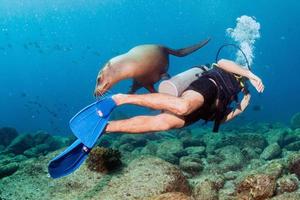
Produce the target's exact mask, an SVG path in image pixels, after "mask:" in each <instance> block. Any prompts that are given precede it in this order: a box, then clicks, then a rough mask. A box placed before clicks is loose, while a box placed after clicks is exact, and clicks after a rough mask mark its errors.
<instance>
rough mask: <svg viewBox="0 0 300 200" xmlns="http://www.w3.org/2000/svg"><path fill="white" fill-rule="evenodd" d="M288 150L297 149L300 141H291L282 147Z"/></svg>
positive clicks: (299, 147)
mask: <svg viewBox="0 0 300 200" xmlns="http://www.w3.org/2000/svg"><path fill="white" fill-rule="evenodd" d="M284 148H285V149H287V150H289V151H299V150H300V141H296V142H292V143H290V144H288V145H286V146H285V147H284Z"/></svg>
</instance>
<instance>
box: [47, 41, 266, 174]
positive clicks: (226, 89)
mask: <svg viewBox="0 0 300 200" xmlns="http://www.w3.org/2000/svg"><path fill="white" fill-rule="evenodd" d="M224 46H226V45H223V46H222V47H221V48H220V49H219V51H218V53H217V56H216V63H217V64H212V66H211V67H210V68H209V69H208V68H207V67H206V66H200V67H194V68H191V69H189V70H187V71H185V72H183V73H181V74H178V75H177V76H174V77H173V78H171V79H169V80H165V81H163V82H161V84H160V86H159V93H150V94H115V95H112V96H110V97H105V98H102V99H100V100H98V101H96V102H94V103H93V104H91V105H89V106H87V107H85V108H84V109H82V110H81V111H80V112H78V113H77V114H76V115H75V116H74V117H73V118H72V119H71V120H70V123H69V125H70V128H71V130H72V132H73V133H74V135H75V136H76V138H77V139H76V140H75V142H74V143H73V144H71V145H70V146H69V147H68V148H67V149H65V150H64V151H63V152H62V153H61V154H59V155H58V156H56V157H55V158H54V159H52V160H51V161H50V163H49V165H48V172H49V175H50V176H51V177H52V178H60V177H63V176H66V175H68V174H71V173H72V172H74V171H75V170H76V169H78V168H79V167H80V165H81V164H82V163H83V162H84V161H85V159H86V158H87V156H88V155H89V153H90V151H91V149H92V148H93V147H94V146H95V145H96V143H97V140H98V139H99V138H100V137H101V135H103V134H104V133H108V134H109V133H114V132H117V133H120V132H123V133H133V134H138V133H147V132H156V131H166V130H169V129H173V128H182V127H185V126H188V125H190V124H193V123H195V122H197V121H198V120H200V119H204V120H206V121H214V127H213V131H214V132H217V131H218V129H219V126H220V124H222V123H224V122H227V121H230V120H232V119H233V118H235V117H236V116H238V115H239V114H241V113H242V112H243V111H244V110H245V109H246V107H247V106H248V104H249V101H250V97H251V96H250V93H249V91H248V87H247V82H250V83H251V84H252V85H253V86H254V88H255V89H256V90H257V91H258V92H259V93H262V92H263V91H264V85H263V82H262V80H261V79H260V78H259V77H258V76H256V75H255V74H254V73H252V72H251V69H250V66H249V63H248V61H247V59H246V62H247V67H248V69H246V68H244V67H242V66H240V65H238V64H237V63H235V62H233V61H230V60H225V59H218V55H219V52H220V50H221V49H222V48H223V47H224ZM241 52H242V51H241ZM242 54H243V55H244V56H245V54H244V53H243V52H242ZM245 58H246V56H245ZM239 93H243V95H244V96H243V99H242V100H241V101H240V102H239V103H238V94H239ZM234 101H236V102H237V104H236V108H235V109H233V108H231V107H230V106H231V104H232V103H233V102H234ZM124 104H133V105H139V106H144V107H148V108H151V109H156V110H161V111H163V112H162V113H160V114H158V115H155V116H136V117H132V118H130V119H124V120H113V121H109V119H110V115H111V113H112V111H113V109H114V108H115V107H117V106H120V105H124Z"/></svg>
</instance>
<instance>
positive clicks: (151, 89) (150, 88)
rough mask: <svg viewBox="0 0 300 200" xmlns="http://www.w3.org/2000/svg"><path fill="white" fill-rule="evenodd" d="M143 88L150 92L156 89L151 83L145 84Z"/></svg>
mask: <svg viewBox="0 0 300 200" xmlns="http://www.w3.org/2000/svg"><path fill="white" fill-rule="evenodd" d="M145 88H146V89H147V90H148V91H149V92H151V93H156V90H155V88H154V86H153V85H147V86H145Z"/></svg>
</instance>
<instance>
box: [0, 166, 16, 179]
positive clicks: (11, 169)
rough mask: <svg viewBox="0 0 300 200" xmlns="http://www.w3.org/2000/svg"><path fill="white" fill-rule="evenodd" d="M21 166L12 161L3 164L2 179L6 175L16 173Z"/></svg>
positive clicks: (1, 169) (0, 173) (0, 175)
mask: <svg viewBox="0 0 300 200" xmlns="http://www.w3.org/2000/svg"><path fill="white" fill-rule="evenodd" d="M18 168H19V165H18V164H17V163H10V164H7V165H1V166H0V179H1V178H4V177H6V176H10V175H12V174H13V173H15V172H16V171H17V170H18Z"/></svg>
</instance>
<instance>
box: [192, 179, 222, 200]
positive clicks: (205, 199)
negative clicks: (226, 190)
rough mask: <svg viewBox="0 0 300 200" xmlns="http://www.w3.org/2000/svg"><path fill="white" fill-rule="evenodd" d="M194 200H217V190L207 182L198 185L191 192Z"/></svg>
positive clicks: (211, 183)
mask: <svg viewBox="0 0 300 200" xmlns="http://www.w3.org/2000/svg"><path fill="white" fill-rule="evenodd" d="M193 197H194V198H195V200H218V190H217V188H216V187H215V185H214V184H213V182H211V181H209V180H205V181H202V182H200V183H198V184H197V185H196V186H195V188H194V190H193Z"/></svg>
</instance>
